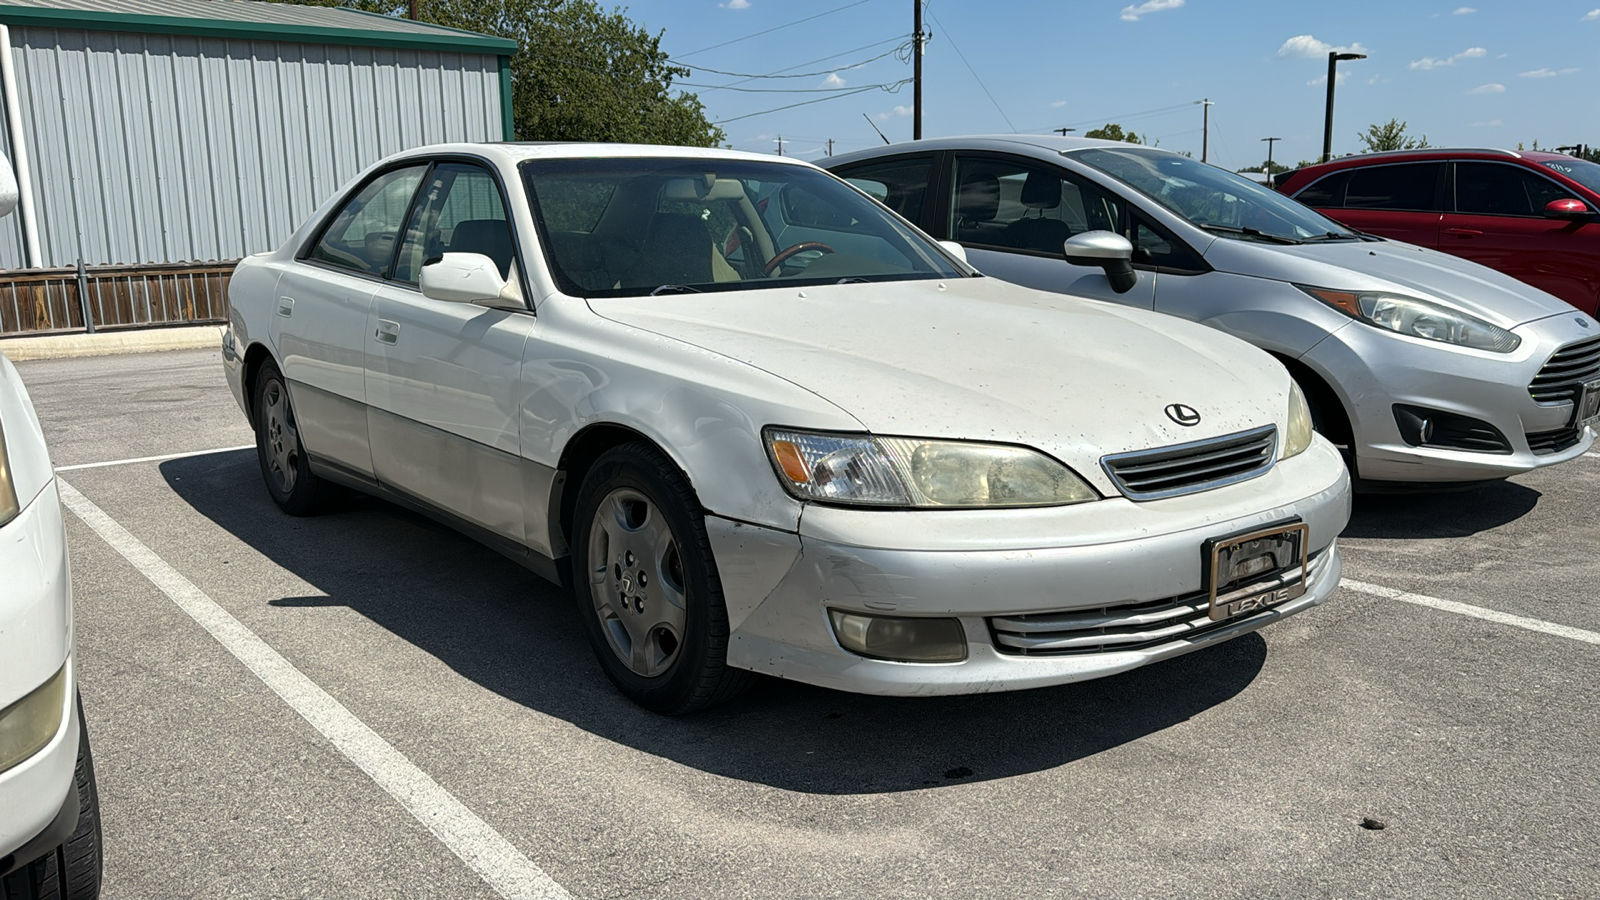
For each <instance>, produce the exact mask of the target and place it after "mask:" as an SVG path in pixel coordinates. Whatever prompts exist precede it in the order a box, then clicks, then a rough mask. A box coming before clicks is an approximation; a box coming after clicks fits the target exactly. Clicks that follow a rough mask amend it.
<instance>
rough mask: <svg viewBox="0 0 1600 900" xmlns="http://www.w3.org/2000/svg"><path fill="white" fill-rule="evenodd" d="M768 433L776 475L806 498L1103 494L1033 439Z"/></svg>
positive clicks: (929, 501) (920, 499) (894, 500)
mask: <svg viewBox="0 0 1600 900" xmlns="http://www.w3.org/2000/svg"><path fill="white" fill-rule="evenodd" d="M765 437H766V444H767V453H768V456H769V457H770V458H771V460H772V466H773V468H774V469H775V470H776V471H777V473H778V479H779V480H780V481H782V482H783V485H784V487H785V488H787V489H788V491H789V493H791V494H793V495H794V496H795V497H798V498H799V499H801V500H817V501H821V502H824V503H841V504H849V505H854V506H887V507H908V506H911V507H944V508H966V509H975V508H976V509H982V508H993V507H1009V506H1061V505H1064V504H1068V503H1085V502H1088V501H1090V500H1098V499H1100V495H1099V494H1097V493H1095V491H1094V489H1093V488H1091V487H1089V485H1088V484H1087V483H1085V482H1084V480H1083V479H1082V478H1079V477H1078V476H1077V475H1075V474H1073V472H1072V470H1071V469H1068V468H1067V467H1066V466H1064V465H1062V464H1061V463H1059V462H1056V461H1055V460H1054V459H1051V458H1050V457H1048V456H1045V455H1044V454H1043V453H1040V452H1039V451H1037V450H1031V449H1029V448H1027V447H1017V446H1012V445H1009V444H980V443H972V442H968V441H942V440H923V439H918V438H899V437H873V436H871V435H865V434H830V433H818V432H802V431H788V430H780V429H775V428H769V429H767V430H766V432H765Z"/></svg>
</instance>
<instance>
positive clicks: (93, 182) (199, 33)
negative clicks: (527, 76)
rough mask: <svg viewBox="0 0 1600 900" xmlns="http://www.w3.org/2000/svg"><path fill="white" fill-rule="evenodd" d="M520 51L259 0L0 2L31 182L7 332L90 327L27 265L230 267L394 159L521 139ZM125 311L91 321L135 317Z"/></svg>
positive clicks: (6, 224) (7, 143)
mask: <svg viewBox="0 0 1600 900" xmlns="http://www.w3.org/2000/svg"><path fill="white" fill-rule="evenodd" d="M516 49H517V47H516V44H515V43H514V42H512V41H508V40H504V39H501V38H493V37H488V36H485V35H480V34H472V33H469V32H463V31H456V30H454V29H449V28H443V27H439V26H434V25H428V24H424V23H418V22H410V21H407V20H403V19H391V18H386V17H383V16H375V15H370V14H366V13H360V12H356V11H353V10H346V9H330V8H323V7H302V6H292V5H288V4H279V3H260V2H252V0H0V81H3V87H4V100H5V107H6V109H5V116H4V117H3V118H0V141H3V143H0V147H4V148H5V149H6V150H7V155H8V156H10V158H11V159H12V160H13V162H14V163H15V165H16V167H17V169H18V176H19V182H21V183H22V186H23V189H24V196H23V204H22V207H21V208H19V209H18V212H17V214H15V215H13V216H10V217H7V218H5V219H0V269H6V270H12V271H8V272H5V273H3V274H0V332H5V331H12V332H16V331H29V330H45V329H50V330H60V329H62V328H74V327H77V328H81V327H84V322H83V321H82V320H83V313H82V310H83V309H85V308H87V307H88V306H89V305H91V304H86V303H85V302H84V300H85V299H86V298H85V297H83V296H78V297H77V298H76V300H77V302H76V303H74V302H72V301H73V299H74V298H72V297H69V296H66V295H67V294H73V293H81V291H82V289H83V287H84V285H83V283H82V282H83V281H84V279H82V278H78V277H74V278H73V279H71V280H72V281H74V282H76V284H75V285H69V284H67V283H66V281H67V279H64V278H62V277H60V273H57V278H56V281H59V282H61V284H60V285H59V286H58V288H59V290H57V289H55V288H52V289H50V290H48V291H46V293H47V294H50V296H49V297H45V298H43V299H42V300H41V298H40V297H39V296H37V294H38V291H36V290H35V291H32V292H31V293H30V292H27V291H24V293H23V295H22V297H21V298H20V299H19V297H18V292H17V288H16V286H15V285H16V284H17V283H18V276H22V280H23V281H26V282H28V283H34V282H37V283H40V284H43V283H45V282H44V281H41V280H40V278H41V277H42V276H43V275H44V274H45V273H39V272H33V273H21V272H17V271H15V270H18V269H30V270H37V269H61V268H65V267H70V268H72V269H73V270H74V275H76V270H77V269H78V267H79V266H80V265H81V266H86V267H90V268H91V269H92V270H93V269H96V267H103V266H107V265H117V266H121V267H124V268H126V269H127V270H128V274H129V277H130V278H131V273H132V272H133V271H135V270H138V271H146V272H148V271H160V270H161V269H162V268H163V267H162V266H161V265H160V264H172V263H178V262H188V261H232V260H236V259H238V258H239V257H242V256H245V255H247V254H250V253H255V252H258V251H261V250H267V249H271V248H273V247H276V246H277V245H278V244H280V243H281V242H282V241H283V239H284V238H286V237H287V236H288V234H289V233H290V232H291V231H292V230H293V229H294V228H295V226H297V225H298V224H300V223H301V222H302V221H304V220H305V218H306V217H307V216H308V215H309V214H310V213H311V212H312V211H313V210H314V209H315V207H316V205H317V204H318V203H319V202H320V201H321V200H323V199H325V198H326V197H327V196H328V195H329V194H330V193H332V192H333V191H334V190H335V189H337V187H338V186H339V185H341V184H343V183H344V182H345V181H347V180H348V179H349V178H351V177H352V176H354V175H355V174H356V173H357V172H358V171H360V169H362V168H363V167H365V166H366V165H368V164H369V163H371V162H373V161H374V160H376V159H378V158H380V157H382V156H384V155H386V154H389V153H393V152H395V151H398V150H403V149H406V148H408V147H414V146H417V145H420V144H426V143H434V142H438V141H454V140H467V141H484V140H489V141H494V140H505V139H510V138H511V137H512V125H511V75H510V65H509V61H510V57H509V54H511V53H514V52H515V51H516ZM188 268H191V269H192V268H195V267H193V266H190V267H188ZM203 268H209V269H217V270H219V271H221V270H224V269H225V268H226V267H222V266H216V265H212V266H207V267H203ZM8 280H9V282H10V284H11V295H10V301H11V302H10V303H9V304H8V302H7V296H6V294H5V291H4V290H3V285H4V284H5V283H7V281H8ZM191 280H192V279H191ZM74 287H76V288H77V289H78V290H77V291H74V290H73V288H74ZM138 292H139V291H138V289H136V288H135V286H134V284H133V282H132V281H131V280H130V281H129V285H128V288H127V293H130V294H133V293H138ZM58 293H59V294H61V295H62V296H61V297H56V296H55V294H58ZM88 299H90V300H93V299H95V298H92V297H91V298H88ZM133 299H134V301H135V302H134V303H133V305H134V306H137V302H136V301H137V298H133ZM146 299H147V301H148V298H146ZM124 305H127V304H124ZM191 305H192V304H191ZM8 306H9V307H15V308H14V309H11V310H10V311H9V312H10V314H9V315H8ZM29 306H31V307H32V313H33V314H32V315H31V316H30V314H29V312H30V311H29V310H28V309H25V308H24V307H29ZM73 306H77V307H79V308H80V309H79V310H77V311H74V310H72V309H71V307H73ZM58 307H63V308H64V309H57V308H58ZM42 312H48V313H49V315H48V318H49V321H47V322H43V321H39V315H38V313H42ZM57 312H65V313H66V314H67V315H66V316H65V318H63V317H61V316H59V315H57ZM115 318H116V317H114V316H111V315H105V316H102V315H101V314H100V312H99V311H95V312H92V313H91V314H90V321H95V320H99V321H100V322H101V323H102V324H130V323H125V322H120V321H113V319H115ZM134 318H135V319H136V320H138V319H140V318H141V317H140V316H139V315H138V314H137V310H134ZM183 318H190V317H188V316H184V317H183ZM194 318H202V319H203V318H205V316H204V315H196V316H195V317H194ZM24 320H28V321H24ZM169 320H170V319H167V318H163V317H161V316H159V315H157V314H155V313H154V312H152V313H151V314H150V315H149V316H148V317H145V318H144V319H143V321H151V322H160V321H169ZM30 325H31V326H32V327H29V326H30Z"/></svg>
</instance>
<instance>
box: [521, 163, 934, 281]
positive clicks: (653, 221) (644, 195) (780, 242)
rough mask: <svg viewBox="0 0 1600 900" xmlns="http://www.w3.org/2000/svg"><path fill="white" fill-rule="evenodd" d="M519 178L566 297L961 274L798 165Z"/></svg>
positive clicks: (526, 169) (869, 207)
mask: <svg viewBox="0 0 1600 900" xmlns="http://www.w3.org/2000/svg"><path fill="white" fill-rule="evenodd" d="M522 173H523V180H524V182H525V183H526V185H527V189H528V196H529V199H530V202H531V203H532V204H533V209H534V215H535V218H536V219H537V221H538V226H539V237H540V241H541V243H542V244H543V245H544V249H545V259H546V260H547V261H548V262H549V264H550V268H551V271H552V274H553V275H554V276H555V279H556V283H557V284H558V285H559V286H560V288H561V290H562V291H563V292H564V293H567V294H570V295H572V296H578V297H638V296H645V295H651V294H664V293H682V292H698V291H729V290H754V289H758V288H769V287H778V286H787V285H814V284H839V283H845V282H852V281H903V280H908V279H920V278H959V277H962V276H963V274H965V273H963V272H962V271H961V270H960V269H958V268H957V267H956V265H955V264H954V263H953V262H951V261H950V259H949V258H948V257H946V256H945V254H944V252H943V251H942V250H941V249H940V248H938V247H937V246H936V245H935V244H933V243H932V242H930V241H929V240H928V239H927V238H925V237H922V236H921V235H920V234H918V233H917V232H915V231H914V230H912V229H910V228H908V227H906V226H905V225H903V224H901V223H900V222H899V221H898V220H897V219H895V218H894V216H892V215H890V214H889V213H887V212H885V211H884V209H883V207H881V206H879V205H878V204H877V203H875V202H873V201H872V200H871V199H869V198H868V197H867V196H866V195H864V194H862V193H860V192H859V191H857V190H855V189H854V188H852V187H850V186H849V185H847V184H845V183H844V182H842V181H839V180H838V179H836V178H834V177H833V176H831V175H828V174H827V173H825V172H820V171H818V170H816V169H812V168H809V167H805V166H796V165H788V164H783V163H762V162H745V161H738V160H727V159H554V160H530V161H529V162H526V163H524V164H523V165H522Z"/></svg>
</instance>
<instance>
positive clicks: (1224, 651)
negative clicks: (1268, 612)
mask: <svg viewBox="0 0 1600 900" xmlns="http://www.w3.org/2000/svg"><path fill="white" fill-rule="evenodd" d="M251 462H252V463H253V460H251ZM161 470H162V474H163V475H164V476H165V478H166V480H167V482H168V484H169V485H170V486H171V488H172V490H173V491H174V492H176V493H177V494H178V496H180V497H181V498H182V499H183V500H184V501H186V502H188V503H189V504H190V505H191V506H193V507H194V508H195V509H196V510H197V511H199V512H200V513H201V514H202V515H204V516H206V517H207V518H209V519H210V520H211V521H213V522H215V523H216V524H217V525H218V526H220V527H221V528H223V529H224V530H226V531H227V532H229V533H231V534H232V535H234V536H235V537H237V538H238V539H239V540H241V541H243V542H244V543H246V544H247V545H249V546H251V547H252V548H254V549H255V550H256V551H258V552H260V553H261V554H263V555H265V556H266V557H267V558H268V559H269V560H271V561H272V562H273V563H275V564H276V565H278V566H281V567H282V568H283V569H285V570H287V571H288V572H289V573H290V574H292V575H293V576H295V577H296V578H299V579H302V580H304V581H305V582H307V583H309V584H311V585H314V586H315V587H316V588H317V589H318V590H320V591H321V592H322V594H324V595H326V596H321V595H318V596H306V597H284V598H281V599H275V600H271V601H269V603H270V605H271V606H273V607H275V608H278V609H282V610H284V611H286V612H292V611H294V610H297V609H301V608H308V607H326V606H342V607H348V608H350V609H352V610H355V611H356V612H358V613H360V614H362V615H363V616H365V617H367V618H368V619H370V620H371V621H373V622H375V623H377V624H378V625H380V626H382V627H383V628H385V629H387V630H388V631H390V632H391V633H393V634H395V635H397V636H399V637H400V638H402V639H404V640H406V641H409V642H411V643H412V644H414V645H415V646H417V647H418V648H420V649H422V650H423V651H425V652H427V653H429V654H431V655H432V656H434V657H436V658H437V659H439V660H440V661H442V662H443V663H445V664H446V665H448V666H449V667H450V668H451V669H453V670H454V671H456V672H458V673H460V674H461V675H462V676H463V677H466V678H468V679H471V680H472V681H473V682H475V683H477V684H479V685H481V686H482V687H483V688H485V689H487V690H489V691H492V692H494V693H496V694H498V695H500V696H502V697H504V698H506V699H508V700H510V701H513V702H515V703H518V704H521V705H523V706H525V707H527V708H529V709H532V710H536V711H538V712H540V713H544V714H546V715H549V716H554V717H557V718H559V719H562V720H565V721H567V722H570V723H572V724H573V725H575V726H577V727H579V728H582V729H584V730H586V731H588V732H590V733H592V734H595V735H599V736H601V737H603V738H606V739H607V740H611V741H615V742H617V743H619V744H622V745H625V746H629V747H632V748H635V749H637V750H640V751H642V752H645V753H650V754H654V755H657V756H660V757H663V758H666V759H669V760H672V761H675V762H677V763H680V764H682V765H685V766H691V767H694V768H696V769H700V770H703V771H705V772H708V773H713V774H716V775H720V776H724V777H727V778H735V779H740V780H744V781H750V782H757V783H761V784H766V785H770V786H772V787H776V788H781V789H784V790H790V791H800V792H807V793H819V794H861V793H883V792H895V791H907V790H920V789H927V788H934V787H938V786H941V785H950V784H960V783H965V782H971V781H980V780H987V779H997V778H1006V777H1009V776H1013V775H1020V774H1024V773H1029V772H1035V771H1041V770H1046V769H1050V768H1054V767H1057V766H1061V765H1063V764H1066V763H1070V762H1072V761H1074V760H1079V759H1083V758H1086V757H1089V756H1093V755H1094V754H1097V753H1101V752H1103V751H1105V750H1108V749H1110V748H1113V747H1116V746H1119V745H1121V744H1125V743H1128V742H1130V741H1133V740H1136V739H1138V738H1140V737H1143V736H1145V735H1148V734H1152V733H1155V732H1159V731H1161V730H1163V729H1166V728H1170V727H1173V726H1175V725H1177V724H1179V723H1182V722H1184V721H1186V720H1188V719H1190V718H1192V717H1194V716H1196V715H1199V714H1201V713H1203V712H1205V711H1206V710H1208V709H1211V708H1213V707H1215V706H1217V705H1219V704H1221V703H1224V702H1226V701H1227V700H1228V699H1230V698H1231V697H1233V696H1234V695H1236V694H1238V693H1239V692H1241V691H1243V690H1244V689H1245V688H1246V687H1247V686H1248V685H1249V684H1250V683H1251V682H1252V681H1253V680H1254V679H1255V677H1256V675H1257V674H1258V673H1259V672H1260V671H1261V669H1262V667H1263V665H1264V664H1265V661H1266V643H1265V641H1263V640H1262V638H1261V637H1260V636H1259V635H1256V634H1250V635H1245V636H1244V637H1241V638H1238V639H1235V640H1233V641H1229V642H1227V643H1225V644H1222V645H1220V646H1217V647H1214V648H1210V649H1207V650H1202V651H1199V652H1196V653H1191V654H1189V655H1186V656H1182V657H1179V658H1177V659H1173V660H1169V661H1166V662H1163V663H1158V664H1156V665H1152V666H1147V667H1145V668H1142V669H1137V670H1134V671H1132V672H1128V673H1124V674H1122V675H1117V676H1113V677H1110V678H1104V679H1100V680H1096V681H1090V682H1084V683H1081V684H1073V685H1064V686H1060V687H1054V688H1042V689H1036V690H1030V691H1020V692H1011V693H1002V694H989V695H978V696H966V697H934V698H910V699H908V698H887V697H870V696H864V695H858V694H849V693H843V692H839V691H833V690H826V689H823V688H817V687H812V686H810V685H804V684H799V683H794V682H785V681H779V680H777V679H772V678H762V679H760V680H759V681H758V683H757V685H756V687H755V688H754V689H752V690H751V691H749V692H748V693H746V694H745V695H743V696H741V697H739V698H738V699H736V700H734V701H733V702H731V703H728V704H726V705H724V706H720V707H717V708H715V709H712V710H709V711H707V712H705V713H702V714H699V715H696V716H690V717H686V718H678V719H671V718H665V717H662V716H658V715H655V714H653V713H649V712H646V711H644V710H642V709H640V708H638V707H636V706H634V705H633V704H631V703H630V702H629V701H628V700H626V699H625V698H623V697H622V696H621V695H620V694H619V693H617V692H616V691H615V690H614V689H613V688H612V686H611V685H610V683H609V682H607V681H606V678H605V676H604V675H603V674H602V672H601V670H600V667H599V665H598V664H597V663H596V662H595V659H594V656H593V653H592V651H591V650H590V647H589V644H588V641H587V638H586V636H585V634H584V631H583V628H582V623H581V622H580V620H579V618H578V612H577V609H576V607H575V604H574V603H573V602H572V601H571V600H570V599H569V598H568V596H567V595H566V594H565V593H563V592H562V591H561V590H560V589H559V588H557V587H556V586H554V585H551V584H549V583H548V582H546V581H544V580H543V579H541V578H539V577H538V576H536V575H533V574H532V573H530V572H528V571H526V570H525V569H523V568H521V567H520V566H518V565H517V564H516V563H514V562H512V561H510V560H507V559H505V558H503V557H501V556H499V555H498V554H496V553H495V552H494V551H492V550H489V549H487V548H485V547H483V546H482V545H480V544H478V543H476V542H474V541H472V540H470V539H468V538H466V537H463V536H461V535H459V534H457V533H456V532H455V531H453V530H451V529H449V528H448V527H446V526H443V525H440V524H438V523H435V522H433V521H431V520H429V519H427V518H425V517H422V516H418V515H414V514H412V513H410V512H408V511H405V510H403V509H401V508H399V507H397V506H394V505H392V504H389V503H386V502H383V501H380V500H375V499H372V498H368V497H362V496H351V497H350V498H349V499H347V500H344V501H342V502H341V504H340V508H339V509H337V510H336V511H335V512H332V513H330V514H328V515H325V516H321V517H316V518H306V519H292V518H289V517H287V516H284V515H283V514H282V513H280V512H279V511H278V510H277V508H276V507H274V506H273V505H272V503H271V501H270V500H269V499H268V498H267V495H266V491H265V490H264V489H263V488H262V486H261V484H260V480H259V476H258V475H256V473H255V466H254V465H250V466H242V465H238V464H237V461H234V463H233V464H231V465H225V466H219V465H218V460H216V459H215V458H211V459H209V460H207V459H180V460H173V461H170V462H166V463H163V464H162V466H161Z"/></svg>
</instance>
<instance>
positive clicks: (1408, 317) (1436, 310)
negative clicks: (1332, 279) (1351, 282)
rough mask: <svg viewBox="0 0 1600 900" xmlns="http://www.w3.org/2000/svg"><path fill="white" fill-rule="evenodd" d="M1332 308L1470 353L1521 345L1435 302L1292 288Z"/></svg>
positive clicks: (1381, 293)
mask: <svg viewBox="0 0 1600 900" xmlns="http://www.w3.org/2000/svg"><path fill="white" fill-rule="evenodd" d="M1295 287H1298V288H1299V289H1300V290H1302V291H1305V292H1306V293H1308V294H1310V295H1311V296H1313V297H1315V298H1317V299H1318V300H1321V301H1322V302H1323V303H1326V304H1328V305H1329V306H1331V307H1333V308H1334V309H1337V310H1339V311H1340V312H1343V313H1346V314H1348V315H1351V316H1354V317H1355V318H1357V319H1360V320H1361V321H1363V322H1366V323H1368V324H1370V325H1376V326H1378V327H1379V328H1387V329H1389V330H1390V331H1394V332H1398V333H1400V334H1404V335H1407V336H1409V337H1416V338H1422V339H1423V340H1428V341H1443V342H1444V343H1446V344H1459V345H1460V346H1462V347H1471V348H1472V349H1474V350H1488V351H1490V352H1492V353H1510V352H1511V351H1513V350H1515V349H1517V345H1519V344H1521V343H1522V338H1519V337H1517V336H1516V335H1514V334H1512V333H1511V332H1509V331H1507V330H1505V329H1504V328H1501V327H1500V326H1499V325H1494V324H1491V323H1489V322H1485V321H1484V320H1482V319H1480V318H1478V317H1477V316H1470V315H1467V314H1466V313H1464V312H1460V311H1459V310H1454V309H1450V308H1449V307H1447V306H1442V305H1440V304H1438V303H1430V302H1429V301H1427V300H1418V299H1417V298H1415V297H1407V296H1405V295H1403V294H1391V293H1388V292H1387V291H1376V292H1359V293H1353V292H1350V291H1331V290H1328V289H1326V288H1314V287H1307V286H1306V285H1303V284H1300V285H1295Z"/></svg>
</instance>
